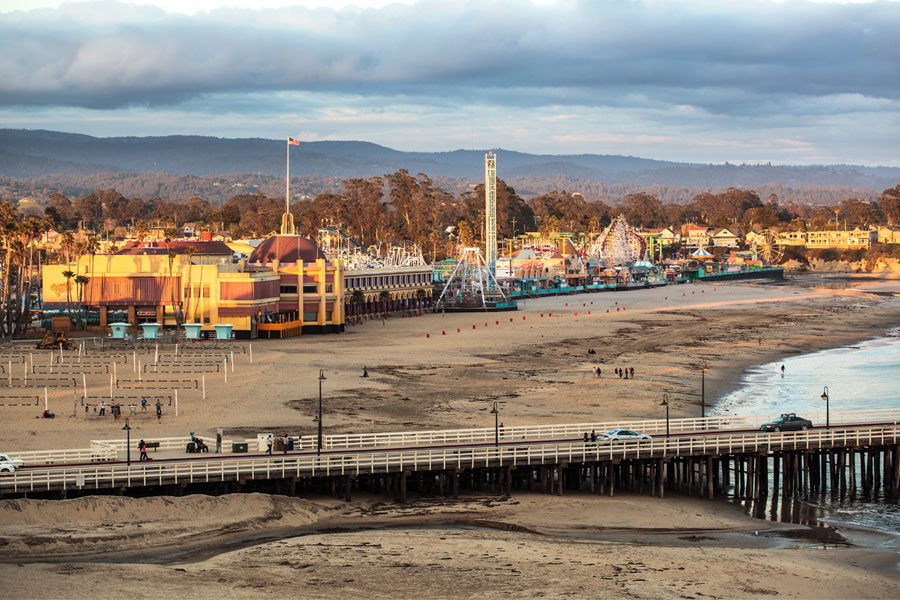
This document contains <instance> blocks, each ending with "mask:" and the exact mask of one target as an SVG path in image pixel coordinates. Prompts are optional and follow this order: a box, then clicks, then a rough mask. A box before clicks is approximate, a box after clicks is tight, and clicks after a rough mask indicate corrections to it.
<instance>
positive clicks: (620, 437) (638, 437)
mask: <svg viewBox="0 0 900 600" xmlns="http://www.w3.org/2000/svg"><path fill="white" fill-rule="evenodd" d="M649 439H650V436H649V435H647V434H646V433H638V432H637V431H632V430H630V429H610V430H609V431H604V432H603V433H601V434H600V441H602V442H640V441H642V440H649Z"/></svg>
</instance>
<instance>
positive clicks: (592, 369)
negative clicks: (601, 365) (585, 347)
mask: <svg viewBox="0 0 900 600" xmlns="http://www.w3.org/2000/svg"><path fill="white" fill-rule="evenodd" d="M591 376H593V377H597V367H596V366H594V367H591Z"/></svg>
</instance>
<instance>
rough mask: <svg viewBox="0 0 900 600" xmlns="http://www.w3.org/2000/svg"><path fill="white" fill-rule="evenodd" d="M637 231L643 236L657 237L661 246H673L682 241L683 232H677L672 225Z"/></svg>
mask: <svg viewBox="0 0 900 600" xmlns="http://www.w3.org/2000/svg"><path fill="white" fill-rule="evenodd" d="M636 233H637V234H638V235H640V236H641V237H646V238H652V239H655V240H656V243H657V244H659V245H660V246H671V245H672V244H677V243H679V242H680V241H681V234H678V233H675V231H674V230H673V229H672V228H671V227H661V228H654V229H645V230H644V231H638V232H636Z"/></svg>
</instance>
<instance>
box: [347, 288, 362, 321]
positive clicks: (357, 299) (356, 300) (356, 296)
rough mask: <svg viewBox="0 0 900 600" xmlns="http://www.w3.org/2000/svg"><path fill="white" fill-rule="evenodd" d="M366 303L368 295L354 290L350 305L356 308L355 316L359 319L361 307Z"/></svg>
mask: <svg viewBox="0 0 900 600" xmlns="http://www.w3.org/2000/svg"><path fill="white" fill-rule="evenodd" d="M365 301H366V295H365V294H363V292H362V290H360V289H356V290H353V293H351V294H350V304H351V305H354V306H355V307H356V308H355V309H354V311H353V312H354V316H356V317H358V316H359V313H360V312H361V311H360V305H361V304H362V303H363V302H365Z"/></svg>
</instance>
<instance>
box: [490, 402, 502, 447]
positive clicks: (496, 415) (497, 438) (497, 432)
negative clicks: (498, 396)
mask: <svg viewBox="0 0 900 600" xmlns="http://www.w3.org/2000/svg"><path fill="white" fill-rule="evenodd" d="M491 414H492V415H494V446H499V445H500V411H499V410H497V403H496V402H494V408H492V409H491Z"/></svg>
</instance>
